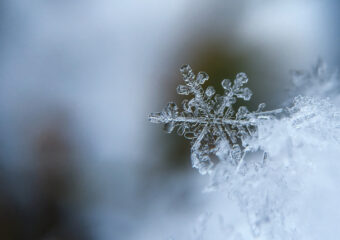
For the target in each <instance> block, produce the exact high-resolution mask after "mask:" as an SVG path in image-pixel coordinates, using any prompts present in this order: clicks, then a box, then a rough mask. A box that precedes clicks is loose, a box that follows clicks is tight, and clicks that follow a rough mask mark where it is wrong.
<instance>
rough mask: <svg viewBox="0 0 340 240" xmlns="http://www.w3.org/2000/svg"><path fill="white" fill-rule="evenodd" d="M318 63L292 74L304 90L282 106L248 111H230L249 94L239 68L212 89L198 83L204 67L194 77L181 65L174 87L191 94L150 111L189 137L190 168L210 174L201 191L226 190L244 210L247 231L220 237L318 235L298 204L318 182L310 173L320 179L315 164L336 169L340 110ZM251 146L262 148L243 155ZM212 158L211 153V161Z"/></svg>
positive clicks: (330, 79) (302, 239)
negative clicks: (179, 80)
mask: <svg viewBox="0 0 340 240" xmlns="http://www.w3.org/2000/svg"><path fill="white" fill-rule="evenodd" d="M323 66H324V65H323V64H322V62H318V64H316V65H315V67H314V68H313V69H312V71H311V72H299V73H298V72H296V73H294V74H295V75H294V78H295V80H294V81H295V83H296V84H298V86H297V87H296V88H297V89H299V91H300V92H301V93H303V94H304V95H305V96H298V97H295V98H294V99H293V101H292V102H291V103H290V104H289V105H287V106H286V107H285V108H283V109H276V110H272V111H263V108H264V104H260V105H259V107H258V109H257V111H253V112H251V111H248V109H247V108H246V107H244V106H241V107H239V108H238V109H237V111H234V110H233V104H235V103H236V101H237V99H238V98H241V99H243V100H246V101H248V100H250V98H251V95H252V93H251V91H250V89H248V88H245V87H243V85H244V84H246V83H247V81H248V78H247V76H246V75H245V74H244V73H239V74H237V75H236V79H235V80H234V82H233V83H231V81H230V80H227V79H225V80H223V81H222V87H223V89H224V94H223V95H218V94H216V92H215V90H214V88H213V87H211V86H209V87H207V88H206V89H205V90H204V89H203V87H202V84H203V83H205V82H206V81H207V80H208V75H207V74H206V73H203V72H200V73H198V74H197V76H195V74H194V73H193V71H192V69H191V68H190V66H188V65H184V66H183V67H182V68H181V73H182V75H183V79H184V82H185V85H180V86H178V88H177V92H178V93H179V94H183V95H190V94H191V95H193V98H192V99H191V100H184V101H183V104H182V105H183V107H182V110H179V108H178V107H177V105H176V104H175V103H169V104H168V106H167V107H166V108H165V109H164V110H163V111H162V112H159V113H153V114H151V115H150V116H149V119H150V121H151V122H153V123H163V124H165V125H164V126H165V130H166V131H167V132H172V131H173V130H174V129H175V128H177V132H178V134H180V135H184V136H185V137H186V138H188V139H190V140H191V141H192V147H191V158H192V165H193V167H195V168H198V170H199V171H200V173H201V174H206V173H208V174H209V175H210V176H211V184H210V185H209V187H208V188H207V190H219V192H225V193H226V196H228V198H229V199H232V200H235V201H236V202H237V203H238V205H239V207H240V210H241V212H242V213H243V214H244V215H245V216H246V219H247V223H248V225H249V229H250V234H248V235H247V234H245V233H244V229H242V231H238V230H236V228H235V230H234V233H233V234H231V233H230V234H229V235H228V234H226V235H223V236H221V239H245V238H244V237H246V239H264V240H290V239H292V240H293V239H299V240H307V239H308V240H311V239H320V238H318V237H315V236H313V233H314V232H313V231H314V229H312V228H311V227H309V226H310V225H308V224H314V223H313V222H312V221H310V222H309V220H308V219H306V218H305V217H304V213H303V212H302V210H301V209H303V206H304V205H305V202H306V199H308V200H310V199H309V198H308V196H307V197H306V194H305V195H304V191H307V192H308V189H313V188H314V184H315V182H319V179H318V178H316V177H315V176H316V175H315V174H318V175H317V176H320V179H322V178H324V174H325V173H323V172H322V171H321V170H320V171H319V172H317V171H316V170H315V166H319V167H320V166H321V167H322V166H327V167H329V166H330V167H331V168H332V169H334V170H336V169H339V168H340V164H337V162H338V161H337V160H338V156H339V154H340V147H339V144H340V113H339V112H338V110H337V108H336V106H335V105H333V104H332V103H330V101H329V99H325V97H328V96H327V95H331V96H334V99H335V98H336V97H337V96H338V94H336V91H337V90H338V89H337V88H332V87H331V86H333V87H334V86H337V85H336V84H338V83H337V81H336V78H335V76H336V75H334V74H329V73H327V72H326V71H325V69H324V67H323ZM256 151H257V152H262V154H263V155H262V156H258V155H254V156H251V157H247V158H246V159H245V155H246V153H247V152H256ZM214 157H215V158H217V159H218V161H217V164H215V165H214V164H213V160H212V158H214ZM215 162H216V161H215ZM336 176H338V174H337V175H336ZM327 178H328V176H327ZM335 179H337V178H336V177H335ZM327 181H329V180H327ZM309 191H311V190H309ZM335 197H339V196H337V195H336V196H335ZM311 206H313V205H311ZM334 211H335V210H333V211H332V212H334ZM317 221H318V220H317ZM317 221H316V223H318V222H317ZM231 222H232V221H231ZM333 222H336V221H333ZM333 222H332V221H331V220H329V221H328V223H327V227H329V229H337V227H336V224H335V223H334V224H333ZM306 224H307V225H306ZM333 225H334V226H335V227H333ZM306 226H307V227H306ZM201 230H202V231H203V230H204V231H208V230H209V229H208V228H207V227H200V231H196V232H198V233H200V234H196V235H197V236H198V237H196V238H195V239H203V237H201V236H203V234H202V232H201ZM317 234H318V233H317ZM213 237H214V239H217V238H216V236H213Z"/></svg>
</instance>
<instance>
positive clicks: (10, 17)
mask: <svg viewBox="0 0 340 240" xmlns="http://www.w3.org/2000/svg"><path fill="white" fill-rule="evenodd" d="M339 10H340V3H339V2H338V1H336V0H326V1H316V0H286V1H280V0H274V1H273V0H235V1H231V0H230V1H221V0H210V1H203V0H195V1H194V0H173V1H158V0H144V1H132V0H126V1H117V0H81V1H80V0H68V1H66V0H59V1H56V0H31V1H23V0H1V1H0V53H1V54H0V133H1V134H0V181H1V184H0V239H3V240H7V239H8V240H12V239H43V240H52V239H53V240H60V239H72V240H76V239H85V240H86V239H88V240H112V239H170V238H171V237H174V238H176V236H183V233H184V232H188V231H189V232H190V231H191V229H192V224H193V219H196V218H197V217H198V216H199V215H200V214H201V213H202V210H204V209H206V208H207V207H209V206H216V205H218V203H216V199H217V196H216V195H214V194H202V190H203V188H204V186H205V184H206V183H207V178H206V177H203V176H200V175H199V174H198V172H197V171H196V170H194V169H192V168H191V165H190V144H189V142H187V141H185V140H184V139H183V138H181V137H179V136H176V135H167V134H165V133H163V132H162V131H161V126H157V125H152V124H150V123H149V122H148V119H147V116H148V114H149V113H150V112H157V111H160V110H161V109H162V108H163V107H164V106H165V105H166V104H167V102H168V101H170V100H173V101H176V102H177V103H180V101H181V98H180V97H178V96H177V95H176V86H177V85H178V84H180V83H181V81H182V80H181V77H180V74H179V71H178V69H179V67H180V66H181V65H182V64H184V63H188V64H190V65H191V66H192V67H193V69H194V70H195V71H206V72H207V73H208V74H209V75H210V80H209V85H214V86H215V87H216V88H217V90H221V89H220V87H219V83H220V81H221V80H222V79H223V78H230V79H233V78H234V76H235V74H236V73H238V72H246V73H247V74H248V76H249V78H250V82H249V84H248V86H249V87H250V88H251V89H252V91H253V93H254V95H253V98H252V101H251V104H250V105H249V107H250V108H252V107H254V106H255V105H258V104H259V103H261V102H266V103H267V108H268V109H270V108H274V107H277V106H279V105H280V103H282V102H284V101H285V100H286V99H287V95H288V93H287V88H289V86H290V76H289V71H290V70H292V69H306V68H307V69H308V68H310V66H311V65H312V64H314V63H315V60H316V58H317V57H322V58H323V59H324V60H325V62H327V63H328V64H329V65H330V66H331V67H333V68H336V67H337V66H339V62H340V46H339V44H338V43H339V38H340V29H339V27H338V26H339V24H340V17H339V16H340V15H339ZM231 208H232V207H231ZM230 213H232V210H230Z"/></svg>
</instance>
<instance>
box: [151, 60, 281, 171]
mask: <svg viewBox="0 0 340 240" xmlns="http://www.w3.org/2000/svg"><path fill="white" fill-rule="evenodd" d="M180 72H181V74H182V76H183V80H184V83H185V85H179V86H178V87H177V93H178V94H180V95H193V98H191V99H190V100H188V99H185V100H184V101H183V102H182V110H180V109H179V107H178V106H177V105H176V104H175V103H173V102H170V103H168V105H167V106H166V107H165V108H164V109H163V111H162V112H157V113H152V114H150V116H149V120H150V121H151V122H153V123H163V124H164V129H165V131H166V132H168V133H171V132H172V131H173V130H174V129H176V128H177V133H178V134H179V135H183V136H184V137H185V138H187V139H190V140H191V142H192V147H191V161H192V166H193V167H195V168H197V169H198V170H199V172H200V173H201V174H206V173H209V172H210V170H211V169H212V167H213V165H214V164H213V161H212V157H213V156H216V154H218V153H219V152H221V151H220V150H221V148H222V149H223V153H224V157H223V160H226V161H228V162H230V163H232V164H233V165H234V166H240V164H241V163H242V161H243V158H244V156H245V154H246V153H247V152H248V151H251V150H252V148H251V146H250V145H249V144H247V142H249V139H252V138H254V137H256V133H257V125H258V124H259V122H261V121H264V120H268V119H271V118H272V116H273V115H274V114H276V113H280V112H282V110H281V109H278V110H274V111H262V110H263V108H264V107H265V104H264V103H262V104H260V105H259V106H258V109H257V110H256V111H253V112H251V111H249V110H248V109H247V108H246V107H245V106H241V107H239V108H238V109H237V111H235V110H234V109H233V104H235V103H236V101H237V99H243V100H245V101H249V100H250V98H251V96H252V91H251V90H250V89H249V88H247V87H244V85H245V84H246V83H247V82H248V77H247V75H246V74H245V73H238V74H237V75H236V78H235V80H234V82H233V83H232V82H231V81H230V80H229V79H224V80H223V81H222V83H221V85H222V87H223V89H224V94H223V95H220V94H216V90H215V89H214V87H213V86H208V87H206V88H205V89H204V88H203V86H202V85H203V84H204V83H205V82H206V81H207V80H208V79H209V76H208V74H207V73H205V72H199V73H198V74H197V75H195V74H194V72H193V70H192V69H191V67H190V66H189V65H183V66H182V67H181V68H180ZM237 168H238V167H237Z"/></svg>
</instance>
